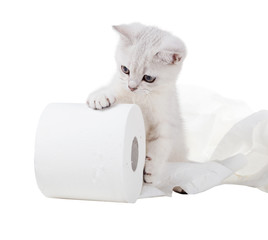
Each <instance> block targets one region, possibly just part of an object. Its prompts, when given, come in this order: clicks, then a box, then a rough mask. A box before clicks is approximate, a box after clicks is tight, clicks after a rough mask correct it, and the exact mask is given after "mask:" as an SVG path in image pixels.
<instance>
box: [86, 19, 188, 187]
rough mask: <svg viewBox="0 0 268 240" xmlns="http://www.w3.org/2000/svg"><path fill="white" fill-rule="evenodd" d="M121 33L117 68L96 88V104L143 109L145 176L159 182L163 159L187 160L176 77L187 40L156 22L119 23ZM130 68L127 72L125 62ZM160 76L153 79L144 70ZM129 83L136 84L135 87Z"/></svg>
mask: <svg viewBox="0 0 268 240" xmlns="http://www.w3.org/2000/svg"><path fill="white" fill-rule="evenodd" d="M114 29H115V30H116V31H117V32H118V33H119V35H120V41H119V44H118V47H117V51H116V62H117V69H116V73H115V76H114V78H113V80H112V82H111V84H110V85H109V86H107V87H104V88H101V89H99V90H98V91H96V92H93V93H92V94H90V95H89V97H88V101H87V103H88V105H89V107H91V108H93V109H102V108H105V107H109V106H110V105H112V104H114V103H135V104H138V105H139V106H140V108H141V110H142V113H143V117H144V121H145V128H146V144H147V146H146V151H147V153H146V154H147V157H146V164H145V174H144V181H145V182H147V183H153V184H155V185H157V184H159V183H160V181H161V172H162V168H163V163H165V162H166V161H182V160H186V148H185V141H184V133H183V127H182V120H181V114H180V107H179V103H178V99H177V90H176V79H177V76H178V74H179V72H180V70H181V67H182V62H183V60H184V58H185V56H186V49H185V46H184V44H183V42H182V41H181V40H180V39H179V38H177V37H175V36H173V35H171V34H170V33H168V32H165V31H162V30H160V29H158V28H156V27H149V26H144V25H142V24H138V23H134V24H129V25H120V26H114ZM122 65H123V66H126V67H127V68H128V69H129V70H130V74H129V75H128V74H125V73H124V72H123V71H122V69H121V66H122ZM145 74H146V75H150V76H153V77H156V80H155V81H154V82H153V83H147V82H145V81H142V79H143V76H144V75H145ZM130 88H132V89H133V88H137V89H136V90H135V91H131V90H130Z"/></svg>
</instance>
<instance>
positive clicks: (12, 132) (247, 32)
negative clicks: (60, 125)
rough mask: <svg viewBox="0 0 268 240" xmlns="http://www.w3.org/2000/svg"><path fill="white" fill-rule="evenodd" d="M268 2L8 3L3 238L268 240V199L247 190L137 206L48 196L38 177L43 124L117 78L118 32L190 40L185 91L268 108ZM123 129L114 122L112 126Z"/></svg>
mask: <svg viewBox="0 0 268 240" xmlns="http://www.w3.org/2000/svg"><path fill="white" fill-rule="evenodd" d="M267 13H268V6H267V5H266V1H258V0H254V1H204V0H203V1H178V0H177V1H170V0H165V1H145V0H142V1H140V0H136V1H127V0H125V1H116V0H113V1H108V0H107V1H59V0H53V1H49V0H46V1H26V0H25V1H12V0H8V1H5V0H2V1H1V2H0V113H1V117H0V122H1V124H0V161H1V164H0V185H1V187H0V195H1V198H0V219H1V227H0V238H1V239H154V238H157V239H237V238H238V239H258V240H259V239H268V233H267V215H268V204H267V203H268V194H267V193H264V192H261V191H259V190H257V189H252V188H248V187H241V186H220V187H216V188H213V189H211V190H209V191H207V192H204V193H201V194H197V195H191V196H185V195H177V194H175V195H173V197H172V198H168V197H162V198H155V199H146V200H139V201H138V202H137V203H135V204H121V203H105V202H90V201H73V200H56V199H48V198H45V197H44V196H43V195H42V194H41V192H40V191H39V189H38V188H37V185H36V182H35V176H34V166H33V156H34V137H35V130H36V126H37V122H38V118H39V116H40V114H41V112H42V110H43V109H44V107H45V106H46V105H47V104H48V103H50V102H85V100H86V97H87V95H88V94H89V93H90V92H91V91H93V90H94V89H96V88H98V87H100V86H102V85H104V84H106V83H107V82H108V81H109V80H110V78H111V75H112V74H113V71H114V66H115V64H114V49H115V46H116V41H117V39H118V36H117V35H116V33H115V32H114V31H113V30H112V28H111V25H114V24H121V23H130V22H142V23H144V24H151V25H156V26H159V27H161V28H163V29H165V30H168V31H171V32H173V33H174V34H175V35H177V36H179V37H181V38H182V39H183V40H184V41H185V43H186V45H187V48H188V57H187V59H186V60H185V64H184V68H183V71H182V73H181V76H180V80H179V81H180V82H181V83H183V84H195V85H199V86H202V87H205V88H209V89H212V90H215V91H217V92H219V93H221V94H222V95H224V96H227V97H231V98H236V99H242V100H245V101H246V102H248V104H249V105H250V106H251V107H252V108H253V109H255V110H258V109H261V108H266V109H268V96H267V81H268V71H267V66H268V44H267V43H268V34H267V29H268V28H267V25H268V14H267ZM111 124H112V123H111Z"/></svg>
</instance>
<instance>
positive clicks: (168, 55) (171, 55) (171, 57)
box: [155, 50, 184, 65]
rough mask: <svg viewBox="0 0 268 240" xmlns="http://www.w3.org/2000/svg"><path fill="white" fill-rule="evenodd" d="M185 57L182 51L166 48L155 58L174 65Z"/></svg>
mask: <svg viewBox="0 0 268 240" xmlns="http://www.w3.org/2000/svg"><path fill="white" fill-rule="evenodd" d="M183 57H184V56H183V54H182V53H179V52H173V51H165V50H164V51H160V52H158V53H157V54H156V55H155V60H156V61H157V62H162V63H163V64H168V65H172V64H176V63H178V62H180V61H182V59H183Z"/></svg>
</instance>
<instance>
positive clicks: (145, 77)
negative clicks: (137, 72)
mask: <svg viewBox="0 0 268 240" xmlns="http://www.w3.org/2000/svg"><path fill="white" fill-rule="evenodd" d="M155 79H156V78H155V77H152V76H149V75H144V76H143V79H142V80H144V81H145V82H148V83H152V82H154V80H155Z"/></svg>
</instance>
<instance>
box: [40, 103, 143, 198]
mask: <svg viewBox="0 0 268 240" xmlns="http://www.w3.org/2000/svg"><path fill="white" fill-rule="evenodd" d="M144 160H145V129H144V121H143V117H142V113H141V110H140V108H139V107H138V106H137V105H130V104H123V105H117V106H114V107H112V108H109V109H105V110H102V111H95V110H92V109H90V108H88V107H87V106H86V105H85V104H63V103H62V104H61V103H55V104H49V105H48V106H47V107H46V109H45V110H44V112H43V113H42V116H41V118H40V121H39V125H38V128H37V133H36V145H35V173H36V179H37V183H38V186H39V188H40V190H41V191H42V192H43V194H44V195H46V196H47V197H55V198H70V199H85V200H102V201H118V202H135V201H136V199H137V198H138V197H139V194H140V192H141V188H142V182H143V181H142V179H143V167H144Z"/></svg>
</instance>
